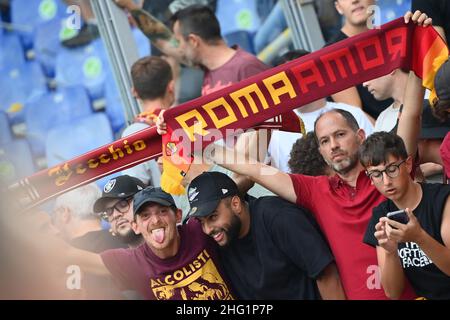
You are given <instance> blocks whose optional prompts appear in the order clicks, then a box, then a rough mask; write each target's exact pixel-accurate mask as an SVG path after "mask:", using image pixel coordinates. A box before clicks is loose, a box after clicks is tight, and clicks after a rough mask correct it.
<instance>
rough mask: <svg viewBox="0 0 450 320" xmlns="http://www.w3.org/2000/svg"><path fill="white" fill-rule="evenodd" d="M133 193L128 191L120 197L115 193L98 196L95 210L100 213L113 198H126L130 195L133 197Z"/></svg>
mask: <svg viewBox="0 0 450 320" xmlns="http://www.w3.org/2000/svg"><path fill="white" fill-rule="evenodd" d="M133 194H134V193H127V194H124V195H122V196H120V197H119V196H118V195H114V194H111V195H104V196H103V197H101V198H98V199H97V201H95V203H94V212H95V213H100V212H103V211H105V206H106V203H108V201H109V200H111V199H125V198H128V197H131V196H132V195H133Z"/></svg>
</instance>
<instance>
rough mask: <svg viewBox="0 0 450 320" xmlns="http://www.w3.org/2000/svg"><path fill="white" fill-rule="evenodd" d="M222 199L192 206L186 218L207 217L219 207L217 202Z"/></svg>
mask: <svg viewBox="0 0 450 320" xmlns="http://www.w3.org/2000/svg"><path fill="white" fill-rule="evenodd" d="M220 200H222V199H215V200H210V201H207V202H203V203H202V204H199V205H193V206H191V209H190V210H189V213H188V216H189V217H206V216H209V215H210V214H211V213H212V212H213V211H214V210H216V209H217V206H218V205H219V202H220Z"/></svg>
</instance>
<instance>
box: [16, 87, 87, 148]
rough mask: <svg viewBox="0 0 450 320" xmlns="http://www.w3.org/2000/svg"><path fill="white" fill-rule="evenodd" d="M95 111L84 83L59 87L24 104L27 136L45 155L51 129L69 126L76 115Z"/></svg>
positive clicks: (82, 115)
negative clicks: (46, 142)
mask: <svg viewBox="0 0 450 320" xmlns="http://www.w3.org/2000/svg"><path fill="white" fill-rule="evenodd" d="M90 114H92V109H91V106H90V101H89V98H88V96H87V93H86V90H85V89H84V88H83V87H81V86H73V87H66V88H60V89H58V90H57V91H55V92H49V93H47V94H44V95H41V96H40V97H39V98H37V99H35V100H34V101H32V102H30V103H27V104H26V105H25V124H26V137H27V139H28V141H29V142H30V145H31V150H32V152H33V154H34V155H35V156H36V157H42V156H45V140H46V138H47V133H48V131H49V130H50V129H51V128H53V127H56V126H59V125H64V126H66V127H69V126H71V125H72V123H73V122H75V121H77V119H79V118H82V117H84V116H87V115H90Z"/></svg>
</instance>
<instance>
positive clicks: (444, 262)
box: [360, 132, 450, 300]
mask: <svg viewBox="0 0 450 320" xmlns="http://www.w3.org/2000/svg"><path fill="white" fill-rule="evenodd" d="M360 159H361V163H362V164H363V165H364V167H365V168H366V173H367V175H368V176H369V177H370V179H371V180H372V183H373V184H374V186H375V187H376V188H377V189H378V191H379V192H380V193H381V194H383V195H384V196H385V197H386V198H387V200H386V201H384V202H382V203H381V204H380V205H378V206H377V207H375V208H374V209H373V216H372V219H371V220H370V222H369V226H368V227H367V230H366V234H365V236H364V242H365V243H367V244H369V245H371V246H373V247H376V250H377V257H378V265H379V267H380V269H381V283H382V285H383V288H384V291H385V293H386V295H387V296H388V297H390V298H394V299H395V298H398V297H400V295H401V294H402V292H403V290H404V286H405V278H407V279H408V280H409V282H410V283H411V285H412V286H413V288H414V290H415V291H416V293H417V294H418V295H419V296H422V297H425V298H427V299H445V300H448V299H450V198H449V195H450V186H449V185H444V184H427V183H421V184H419V183H417V182H415V181H414V180H413V179H412V177H411V171H412V170H413V162H412V158H411V157H408V155H407V152H406V148H405V144H404V142H403V140H402V139H401V138H400V137H399V136H397V135H396V134H394V133H387V132H378V133H374V134H373V135H371V136H369V137H368V138H367V139H366V140H365V142H364V143H363V145H362V147H361V150H360ZM398 210H405V211H406V214H407V216H408V219H409V221H408V222H407V223H406V224H403V223H400V222H397V221H394V220H391V219H389V218H387V217H386V215H387V213H388V212H393V211H398Z"/></svg>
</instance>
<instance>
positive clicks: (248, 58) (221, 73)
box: [202, 47, 270, 96]
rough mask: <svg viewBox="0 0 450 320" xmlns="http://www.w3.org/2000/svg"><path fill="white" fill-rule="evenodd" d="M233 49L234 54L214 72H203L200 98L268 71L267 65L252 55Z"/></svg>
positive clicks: (237, 48) (239, 49)
mask: <svg viewBox="0 0 450 320" xmlns="http://www.w3.org/2000/svg"><path fill="white" fill-rule="evenodd" d="M233 49H236V53H235V54H234V56H233V57H232V58H231V59H230V60H229V61H227V62H226V63H225V64H224V65H222V66H221V67H219V68H217V69H215V70H206V71H205V76H204V78H203V85H202V96H204V95H207V94H209V93H212V92H215V91H217V90H220V89H223V88H226V87H228V86H229V85H231V84H233V83H238V82H240V81H241V80H244V79H247V78H248V77H251V76H254V75H256V74H258V73H260V72H262V71H265V70H268V69H270V67H269V66H268V65H266V64H264V63H263V62H262V61H261V60H259V59H258V58H257V57H255V56H254V55H252V54H250V53H248V52H246V51H244V50H242V49H241V48H239V47H233Z"/></svg>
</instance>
